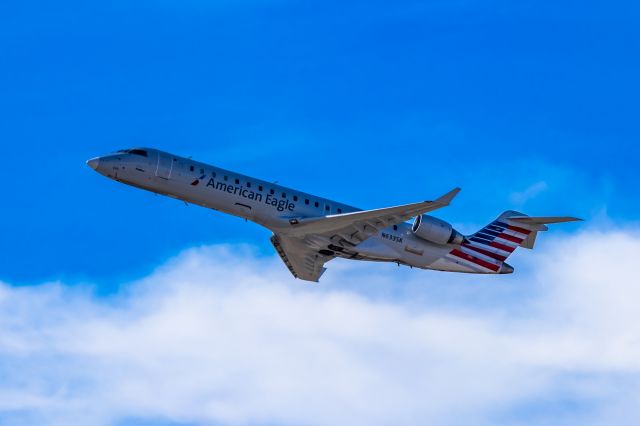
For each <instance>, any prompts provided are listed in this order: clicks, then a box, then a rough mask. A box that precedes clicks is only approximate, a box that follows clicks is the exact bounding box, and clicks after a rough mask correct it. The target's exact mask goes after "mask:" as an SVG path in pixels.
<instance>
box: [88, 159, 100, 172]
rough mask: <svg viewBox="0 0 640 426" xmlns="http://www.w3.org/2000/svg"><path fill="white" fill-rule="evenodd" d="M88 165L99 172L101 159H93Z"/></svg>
mask: <svg viewBox="0 0 640 426" xmlns="http://www.w3.org/2000/svg"><path fill="white" fill-rule="evenodd" d="M87 165H88V166H89V167H91V168H92V169H93V170H98V166H99V165H100V159H99V158H98V157H96V158H92V159H91V160H87Z"/></svg>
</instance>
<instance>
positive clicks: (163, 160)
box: [156, 152, 175, 180]
mask: <svg viewBox="0 0 640 426" xmlns="http://www.w3.org/2000/svg"><path fill="white" fill-rule="evenodd" d="M174 163H175V160H174V159H173V157H171V156H169V155H167V154H165V153H163V152H158V165H157V166H156V176H158V177H159V178H161V179H167V180H168V179H171V174H172V173H173V164H174Z"/></svg>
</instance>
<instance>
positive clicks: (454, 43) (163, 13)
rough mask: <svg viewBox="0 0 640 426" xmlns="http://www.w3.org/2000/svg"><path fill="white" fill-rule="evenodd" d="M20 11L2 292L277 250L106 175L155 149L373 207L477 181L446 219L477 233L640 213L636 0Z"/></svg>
mask: <svg viewBox="0 0 640 426" xmlns="http://www.w3.org/2000/svg"><path fill="white" fill-rule="evenodd" d="M0 8H1V13H0V47H1V49H2V52H3V55H2V57H1V58H0V89H1V90H2V96H1V97H0V114H1V115H2V117H4V118H3V120H1V121H0V133H1V134H2V140H3V152H4V156H5V164H4V166H3V167H2V168H1V171H0V181H2V192H3V199H4V205H5V207H4V208H3V209H2V213H1V214H2V221H1V222H2V225H0V226H2V235H3V238H2V241H3V244H2V247H1V248H0V258H2V259H3V265H2V268H1V270H0V277H2V278H4V279H7V280H11V281H13V282H20V283H25V284H26V283H30V282H37V281H41V280H44V279H50V278H55V277H63V276H64V277H67V278H69V279H77V280H82V279H83V277H92V278H93V279H102V278H107V277H112V276H120V275H128V274H137V273H141V272H142V271H144V270H145V268H148V265H151V264H154V263H157V262H158V261H161V260H162V259H164V258H166V257H167V256H170V255H172V254H174V253H176V251H178V250H180V249H182V248H185V247H189V246H192V245H194V244H202V243H213V242H237V241H241V242H249V243H251V244H256V245H259V246H260V247H262V248H263V249H264V250H265V252H267V251H268V250H269V247H268V245H267V244H268V243H267V241H266V240H267V239H266V237H267V235H268V234H267V233H266V232H264V231H262V230H260V229H258V228H257V227H256V226H252V225H247V224H244V223H243V222H241V221H240V220H236V219H233V218H229V217H225V216H222V215H220V214H215V213H212V212H208V211H204V210H200V209H197V208H188V209H186V208H183V206H181V205H180V204H179V203H176V202H174V201H170V200H162V199H160V198H157V197H153V196H151V195H149V194H144V193H141V192H139V191H135V190H133V189H130V188H124V187H121V186H118V185H117V184H115V183H113V182H109V181H106V180H105V179H103V178H101V177H100V176H98V175H95V174H94V173H92V172H91V170H89V169H88V168H87V167H86V166H85V164H84V160H86V159H87V158H89V157H91V156H94V155H98V154H102V153H106V152H109V151H111V150H114V149H118V148H122V147H129V146H136V145H145V146H153V147H158V148H161V149H165V150H169V151H172V152H175V153H177V154H182V155H185V156H187V155H192V156H194V157H195V158H197V159H201V160H203V161H207V162H210V163H213V164H216V165H219V166H222V167H228V168H232V169H237V170H239V171H241V172H244V173H247V174H250V175H255V176H257V177H264V178H267V179H272V180H278V181H279V182H281V183H283V184H287V185H291V186H294V187H298V188H301V189H305V190H308V191H312V192H315V193H318V194H319V195H326V196H330V197H333V198H335V199H338V200H342V201H344V202H350V203H353V204H355V205H358V206H362V207H365V208H366V207H371V208H373V207H379V206H385V205H391V204H394V203H404V202H412V201H415V200H421V199H424V198H430V197H434V196H436V195H438V194H440V193H442V192H443V191H446V190H448V189H449V188H451V187H454V186H457V185H460V186H462V187H463V189H464V192H463V193H462V194H461V196H460V198H459V199H458V200H456V204H455V206H454V207H452V208H451V209H449V211H446V212H442V213H441V215H442V216H443V217H445V218H447V219H449V220H452V221H454V222H457V223H467V224H472V225H474V226H475V225H476V224H478V225H480V224H482V223H484V222H486V221H488V220H490V219H491V218H492V217H494V216H495V215H497V214H498V213H500V212H501V211H502V210H504V209H506V208H514V207H515V208H521V209H523V210H526V211H527V212H528V213H530V214H574V215H579V216H583V217H586V218H590V217H592V216H593V215H594V214H596V212H598V211H601V210H602V209H606V211H607V214H608V215H609V216H611V217H612V218H613V219H615V220H619V221H625V220H633V219H634V217H635V211H636V207H637V198H636V197H635V196H634V194H635V193H637V190H636V186H637V184H638V174H637V171H636V170H635V166H634V165H633V164H634V161H635V159H636V158H637V156H638V154H639V153H640V148H638V145H637V141H638V139H639V134H640V132H639V131H638V128H637V111H638V109H637V99H638V98H640V87H639V84H640V83H638V79H637V75H638V68H639V66H638V65H639V63H638V62H639V61H640V59H639V58H640V56H639V55H638V48H639V45H638V43H640V37H639V36H640V34H639V33H640V30H639V29H638V26H637V25H636V24H637V18H638V7H637V6H636V5H634V3H633V2H607V3H606V4H605V3H602V2H568V1H560V2H555V1H554V2H508V1H482V2H480V1H454V2H417V1H409V2H403V4H402V5H389V4H388V3H387V2H376V1H374V2H359V1H354V2H346V3H345V2H317V3H315V2H289V1H272V2H269V1H239V2H227V1H220V2H202V1H183V2H169V1H150V2H145V1H141V2H125V1H112V2H99V3H95V2H93V3H87V2H80V1H78V2H74V1H63V2H56V3H50V2H34V1H22V2H6V3H4V4H3V5H2V6H0ZM540 182H543V184H542V185H543V187H544V188H545V189H544V191H541V193H539V194H535V195H536V196H534V197H532V199H530V200H526V202H514V199H513V197H512V196H511V195H510V194H512V193H514V192H523V191H525V190H526V189H527V188H529V187H530V186H532V185H536V184H539V183H540ZM516 199H518V200H521V199H520V198H517V197H516ZM569 229H575V228H569Z"/></svg>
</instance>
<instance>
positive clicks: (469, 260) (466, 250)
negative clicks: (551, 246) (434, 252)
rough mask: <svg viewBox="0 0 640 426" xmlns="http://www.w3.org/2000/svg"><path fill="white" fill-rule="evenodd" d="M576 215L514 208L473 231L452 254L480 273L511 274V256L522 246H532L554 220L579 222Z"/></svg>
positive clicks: (555, 221)
mask: <svg viewBox="0 0 640 426" xmlns="http://www.w3.org/2000/svg"><path fill="white" fill-rule="evenodd" d="M579 220H582V219H578V218H575V217H530V216H527V215H524V214H522V213H518V212H516V211H513V210H509V211H506V212H504V213H502V214H501V215H500V216H499V217H498V219H496V220H494V221H493V222H491V223H490V224H489V225H487V226H485V227H484V228H482V229H481V230H480V231H478V232H476V233H475V234H473V235H469V236H467V237H465V240H464V242H463V243H462V244H460V246H459V248H456V249H454V250H452V251H451V253H450V255H451V256H454V257H456V258H457V259H458V261H460V260H463V261H465V264H466V265H467V266H468V267H469V268H471V269H473V270H475V271H476V272H479V273H488V274H490V273H495V274H510V273H512V272H513V267H512V266H511V265H509V264H508V263H506V262H505V261H506V260H507V258H508V257H509V256H510V255H511V253H513V252H514V251H515V250H516V249H517V248H518V247H524V248H528V249H532V248H533V247H534V245H535V243H536V238H537V236H538V232H540V231H546V230H548V229H549V228H547V226H546V225H548V224H552V223H563V222H575V221H579Z"/></svg>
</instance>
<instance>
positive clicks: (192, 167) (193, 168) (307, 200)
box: [189, 166, 342, 213]
mask: <svg viewBox="0 0 640 426" xmlns="http://www.w3.org/2000/svg"><path fill="white" fill-rule="evenodd" d="M189 170H190V171H192V172H193V171H195V166H189ZM200 174H201V175H202V176H204V174H205V173H204V169H200ZM211 177H214V178H215V177H216V172H211ZM222 180H224V181H225V182H227V181H228V180H229V176H223V177H222ZM234 182H235V184H236V185H240V179H238V178H235V179H234ZM245 186H246V187H247V188H251V182H246V183H245ZM258 191H260V192H262V191H264V188H263V186H262V185H258ZM275 193H276V191H275V189H273V188H271V189H269V194H271V195H275ZM280 195H281V197H282V198H287V193H286V192H281V193H280ZM293 201H298V196H297V195H294V196H293ZM304 203H305V204H306V205H310V204H311V201H310V200H309V199H308V198H305V200H304ZM313 205H314V206H315V207H320V203H319V202H318V201H314V202H313ZM324 209H325V210H326V211H331V206H330V205H328V204H327V205H325V206H324ZM337 212H338V213H342V209H337Z"/></svg>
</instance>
